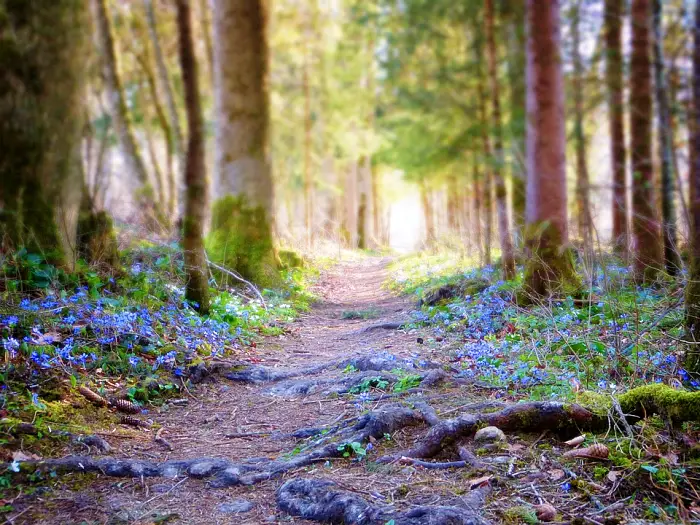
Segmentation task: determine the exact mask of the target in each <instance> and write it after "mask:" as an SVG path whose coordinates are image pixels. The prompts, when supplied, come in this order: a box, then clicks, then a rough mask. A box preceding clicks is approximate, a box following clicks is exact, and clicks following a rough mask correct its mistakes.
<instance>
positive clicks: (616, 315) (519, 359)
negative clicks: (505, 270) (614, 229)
mask: <svg viewBox="0 0 700 525" xmlns="http://www.w3.org/2000/svg"><path fill="white" fill-rule="evenodd" d="M470 262H471V261H465V260H462V259H459V258H457V257H452V258H450V257H449V256H447V255H441V256H417V257H414V258H409V259H405V260H402V261H400V262H398V263H397V264H395V265H394V267H393V268H392V270H393V271H392V275H393V280H392V283H391V284H390V286H391V287H393V288H394V289H396V290H399V291H402V292H405V293H412V294H415V295H416V296H417V297H424V296H426V295H428V294H429V293H430V292H431V291H433V290H435V289H436V288H437V287H440V286H444V285H447V284H452V283H457V282H463V283H464V282H468V281H470V280H479V281H480V282H481V281H482V280H484V279H485V280H487V281H488V283H489V285H488V286H487V287H486V288H485V289H484V290H483V291H481V292H479V293H475V294H473V295H459V296H457V297H452V298H448V299H445V300H443V301H441V302H440V303H439V304H437V305H434V306H429V307H425V308H422V309H421V310H420V311H419V312H417V313H416V323H420V324H424V325H428V326H430V327H431V328H432V330H433V332H434V334H435V335H436V336H444V335H446V334H448V333H450V334H452V335H453V336H454V337H456V338H457V340H458V341H459V343H460V344H459V347H458V348H457V349H453V350H452V358H453V359H454V361H455V362H458V363H459V364H460V366H461V367H462V369H463V372H462V373H463V374H464V375H465V376H470V377H474V378H476V379H478V380H480V381H483V382H486V383H489V384H491V385H495V386H500V387H504V388H506V389H507V390H508V391H509V392H511V393H519V394H527V396H528V397H530V398H534V399H546V398H560V399H561V398H563V399H568V398H570V397H571V396H572V394H573V393H575V392H577V391H579V390H581V389H592V390H598V391H610V392H614V391H621V390H624V389H627V388H630V387H633V386H636V385H639V384H646V383H652V382H666V383H671V384H673V383H675V382H681V383H683V384H685V386H687V387H688V388H691V389H695V388H696V387H698V386H700V383H698V381H697V380H696V379H695V378H692V377H690V376H689V375H688V373H687V372H686V371H685V370H683V368H682V367H681V364H680V361H681V357H682V351H683V348H682V344H681V343H680V342H679V341H680V340H681V339H682V337H683V283H682V281H681V280H677V281H676V280H671V279H667V280H660V281H658V282H657V283H656V284H655V285H654V286H651V287H639V286H637V285H636V284H635V283H634V281H633V280H632V279H631V276H630V275H629V273H628V270H627V268H626V267H624V266H622V265H620V264H618V263H617V262H616V261H615V260H614V259H611V258H608V257H606V258H604V259H602V261H601V263H600V264H599V265H598V267H597V269H596V270H595V272H592V273H589V277H588V290H587V296H586V298H585V299H584V300H583V301H581V300H576V301H574V300H573V299H572V298H570V297H569V298H561V299H559V300H556V301H547V302H545V303H542V304H538V305H533V306H529V307H527V308H523V307H519V306H518V305H517V304H516V303H515V301H514V292H515V290H516V289H517V287H518V283H519V279H521V278H522V272H521V273H520V275H519V276H518V279H516V281H514V282H503V281H499V280H498V272H497V271H495V270H494V269H492V268H475V267H473V266H470ZM582 273H583V272H582Z"/></svg>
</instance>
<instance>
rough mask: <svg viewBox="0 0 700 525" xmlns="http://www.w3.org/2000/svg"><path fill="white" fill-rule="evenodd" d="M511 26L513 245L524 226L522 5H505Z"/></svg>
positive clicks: (508, 34)
mask: <svg viewBox="0 0 700 525" xmlns="http://www.w3.org/2000/svg"><path fill="white" fill-rule="evenodd" d="M504 6H506V7H507V8H508V9H509V10H510V12H509V15H510V23H509V24H507V25H506V26H505V31H506V34H505V35H504V38H505V39H506V40H507V42H508V83H509V85H510V122H509V133H510V141H511V145H510V149H511V158H512V161H511V179H512V182H513V184H512V190H513V193H512V203H513V227H514V235H515V244H516V245H517V246H520V245H521V243H522V235H523V226H524V224H525V183H526V170H525V130H526V128H527V126H526V122H525V43H526V40H525V9H524V4H523V3H522V2H505V3H504Z"/></svg>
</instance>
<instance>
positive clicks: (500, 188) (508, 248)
mask: <svg viewBox="0 0 700 525" xmlns="http://www.w3.org/2000/svg"><path fill="white" fill-rule="evenodd" d="M485 5H486V47H487V55H488V73H489V81H490V84H489V88H490V89H491V120H492V123H493V153H494V156H493V159H492V161H493V181H494V184H495V189H496V216H497V218H498V237H499V242H500V246H501V265H502V267H503V278H504V279H505V280H506V281H509V280H511V279H513V278H514V277H515V257H514V255H513V240H512V239H511V236H510V225H509V224H508V194H507V192H506V180H505V177H504V176H503V168H504V166H505V157H504V155H503V128H502V126H501V97H500V87H501V86H500V82H499V81H498V51H497V49H496V22H495V17H496V15H495V13H494V5H493V0H486V4H485Z"/></svg>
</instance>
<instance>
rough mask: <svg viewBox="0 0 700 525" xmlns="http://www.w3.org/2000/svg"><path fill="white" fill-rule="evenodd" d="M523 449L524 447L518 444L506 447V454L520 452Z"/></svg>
mask: <svg viewBox="0 0 700 525" xmlns="http://www.w3.org/2000/svg"><path fill="white" fill-rule="evenodd" d="M524 448H525V445H519V444H518V443H516V444H514V445H510V444H509V445H508V452H520V451H521V450H523V449H524Z"/></svg>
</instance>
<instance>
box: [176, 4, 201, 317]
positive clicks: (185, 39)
mask: <svg viewBox="0 0 700 525" xmlns="http://www.w3.org/2000/svg"><path fill="white" fill-rule="evenodd" d="M177 26H178V32H179V34H180V64H181V67H182V80H183V84H184V88H185V106H186V109H187V126H188V128H189V140H188V143H187V160H186V163H185V214H184V216H183V218H182V230H183V231H182V248H183V251H184V258H185V271H186V272H187V286H186V288H185V298H186V299H187V300H188V301H190V302H191V303H192V304H193V305H194V307H195V308H196V309H197V310H198V311H199V312H200V313H203V314H206V313H208V312H209V280H208V279H207V275H208V271H207V270H208V269H207V258H206V255H205V253H204V221H205V217H206V210H207V190H208V183H207V173H206V162H205V152H204V118H203V117H202V107H201V103H200V97H199V77H198V73H197V60H196V58H195V51H194V38H193V36H192V13H191V10H190V4H189V0H177Z"/></svg>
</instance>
